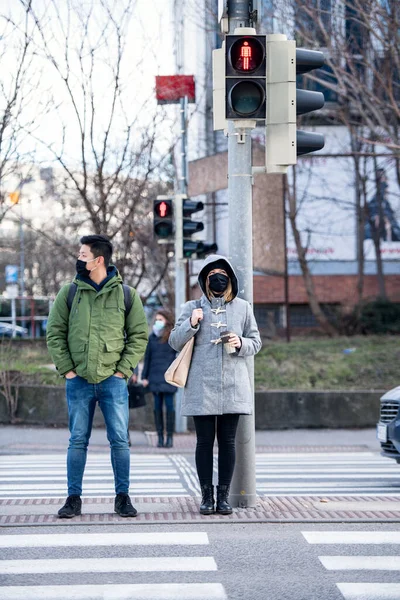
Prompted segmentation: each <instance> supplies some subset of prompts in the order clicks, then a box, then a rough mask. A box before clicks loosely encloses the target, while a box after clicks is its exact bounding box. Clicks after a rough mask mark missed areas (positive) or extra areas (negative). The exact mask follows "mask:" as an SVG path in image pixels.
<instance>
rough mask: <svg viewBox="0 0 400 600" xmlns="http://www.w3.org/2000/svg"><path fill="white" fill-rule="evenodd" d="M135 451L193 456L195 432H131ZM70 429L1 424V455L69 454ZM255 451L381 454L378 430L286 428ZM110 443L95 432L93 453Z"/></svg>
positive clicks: (264, 437) (259, 434)
mask: <svg viewBox="0 0 400 600" xmlns="http://www.w3.org/2000/svg"><path fill="white" fill-rule="evenodd" d="M130 438H131V449H132V452H140V453H146V454H147V453H150V454H151V453H157V454H158V453H166V452H167V453H171V452H173V453H176V452H179V453H192V452H193V451H194V448H195V435H194V433H180V434H175V436H174V447H173V448H172V449H170V448H168V449H167V448H157V447H156V434H155V432H152V431H149V432H143V431H131V432H130ZM68 439H69V432H68V429H66V428H62V429H56V428H45V427H39V426H38V427H33V426H29V427H27V426H23V425H20V426H16V425H0V454H16V453H17V454H25V453H31V452H32V453H38V452H40V453H46V452H66V449H67V446H68ZM255 442H256V452H346V451H348V452H350V451H352V452H357V451H372V452H379V450H380V446H379V443H378V442H377V440H376V435H375V429H287V430H281V431H276V430H275V431H268V430H266V431H256V435H255ZM108 448H109V443H108V440H107V437H106V432H105V430H104V429H93V431H92V436H91V440H90V450H91V451H92V452H104V451H106V450H107V449H108Z"/></svg>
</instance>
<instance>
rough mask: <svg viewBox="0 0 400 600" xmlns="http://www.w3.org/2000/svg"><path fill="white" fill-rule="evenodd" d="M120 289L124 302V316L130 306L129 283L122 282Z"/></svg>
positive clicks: (126, 314)
mask: <svg viewBox="0 0 400 600" xmlns="http://www.w3.org/2000/svg"><path fill="white" fill-rule="evenodd" d="M122 289H123V292H124V304H125V318H126V317H127V316H128V315H129V313H130V312H131V308H132V296H131V288H130V287H129V285H126V284H125V283H123V284H122Z"/></svg>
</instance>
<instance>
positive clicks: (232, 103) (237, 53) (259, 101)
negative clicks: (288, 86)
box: [225, 35, 266, 120]
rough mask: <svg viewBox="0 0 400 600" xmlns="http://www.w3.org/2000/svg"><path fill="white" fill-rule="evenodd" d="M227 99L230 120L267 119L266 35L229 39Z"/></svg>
mask: <svg viewBox="0 0 400 600" xmlns="http://www.w3.org/2000/svg"><path fill="white" fill-rule="evenodd" d="M225 97H226V106H225V117H226V118H227V119H233V120H240V119H257V120H262V119H265V116H266V36H265V35H227V36H226V39H225Z"/></svg>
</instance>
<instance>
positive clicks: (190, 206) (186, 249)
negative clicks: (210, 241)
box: [182, 199, 204, 258]
mask: <svg viewBox="0 0 400 600" xmlns="http://www.w3.org/2000/svg"><path fill="white" fill-rule="evenodd" d="M203 209H204V204H203V203H202V202H197V201H195V200H188V199H183V200H182V216H183V221H182V237H183V240H182V250H183V258H191V257H192V255H193V254H201V252H202V251H203V249H204V244H203V242H201V241H199V240H192V239H191V236H192V235H193V234H194V233H198V232H199V231H203V229H204V224H203V223H202V222H201V221H192V220H191V218H190V217H191V216H192V215H193V214H194V213H196V212H199V211H201V210H203Z"/></svg>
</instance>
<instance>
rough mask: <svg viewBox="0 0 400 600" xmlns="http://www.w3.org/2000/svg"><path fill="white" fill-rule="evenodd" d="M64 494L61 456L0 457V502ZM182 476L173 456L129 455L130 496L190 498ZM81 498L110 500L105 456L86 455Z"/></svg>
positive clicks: (111, 489)
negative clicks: (2, 500) (99, 497)
mask: <svg viewBox="0 0 400 600" xmlns="http://www.w3.org/2000/svg"><path fill="white" fill-rule="evenodd" d="M66 491H67V474H66V457H65V455H62V454H50V455H49V454H46V455H30V456H26V455H24V456H21V455H18V456H2V457H0V499H4V500H5V499H7V500H8V499H16V498H20V499H29V498H63V497H64V496H65V495H66ZM192 494H193V490H192V486H189V485H188V482H187V478H186V476H185V473H183V471H182V470H181V469H180V465H179V464H177V463H176V461H175V460H174V459H173V457H172V456H171V457H169V456H166V455H131V495H132V496H135V497H138V496H139V497H140V496H153V497H170V496H175V497H177V496H188V495H192ZM83 495H84V497H86V498H90V497H94V496H95V497H98V496H102V497H106V498H108V497H113V496H114V495H115V491H114V476H113V471H112V468H111V461H110V456H109V454H97V453H92V454H91V453H90V452H89V454H88V460H87V465H86V469H85V475H84V479H83Z"/></svg>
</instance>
